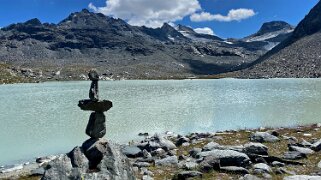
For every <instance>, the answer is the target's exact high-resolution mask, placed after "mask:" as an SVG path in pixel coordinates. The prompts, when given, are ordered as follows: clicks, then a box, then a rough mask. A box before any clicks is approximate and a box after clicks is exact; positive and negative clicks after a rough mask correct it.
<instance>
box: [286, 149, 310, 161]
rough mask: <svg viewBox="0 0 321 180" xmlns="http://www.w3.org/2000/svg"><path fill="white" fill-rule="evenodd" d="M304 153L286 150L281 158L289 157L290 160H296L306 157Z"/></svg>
mask: <svg viewBox="0 0 321 180" xmlns="http://www.w3.org/2000/svg"><path fill="white" fill-rule="evenodd" d="M306 157H307V156H306V154H303V153H300V152H298V151H288V152H285V153H284V156H283V158H284V159H290V160H297V159H302V158H306Z"/></svg>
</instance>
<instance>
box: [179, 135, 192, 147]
mask: <svg viewBox="0 0 321 180" xmlns="http://www.w3.org/2000/svg"><path fill="white" fill-rule="evenodd" d="M189 141H190V139H189V138H187V137H185V136H183V137H180V138H179V139H178V140H177V141H176V146H181V145H182V144H184V143H188V142H189Z"/></svg>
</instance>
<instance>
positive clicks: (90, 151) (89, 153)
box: [82, 138, 109, 169]
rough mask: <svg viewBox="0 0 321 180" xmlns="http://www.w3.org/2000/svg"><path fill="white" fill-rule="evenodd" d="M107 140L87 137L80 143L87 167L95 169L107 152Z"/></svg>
mask: <svg viewBox="0 0 321 180" xmlns="http://www.w3.org/2000/svg"><path fill="white" fill-rule="evenodd" d="M108 146H109V145H108V142H107V140H105V139H98V140H97V139H94V138H91V139H88V140H87V141H85V142H84V143H83V144H82V149H83V151H84V154H85V156H86V157H87V159H88V160H89V168H90V169H95V168H96V167H97V165H98V164H99V163H100V162H101V160H102V159H103V157H104V155H105V154H106V153H107V147H108Z"/></svg>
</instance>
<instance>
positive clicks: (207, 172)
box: [0, 123, 321, 180]
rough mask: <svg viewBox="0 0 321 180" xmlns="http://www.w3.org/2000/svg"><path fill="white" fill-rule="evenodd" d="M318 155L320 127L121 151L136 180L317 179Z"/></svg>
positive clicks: (196, 136) (146, 143)
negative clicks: (127, 158)
mask: <svg viewBox="0 0 321 180" xmlns="http://www.w3.org/2000/svg"><path fill="white" fill-rule="evenodd" d="M257 132H260V133H257ZM142 135H144V134H142ZM145 135H147V134H145ZM320 150H321V123H318V124H314V125H309V126H298V127H293V128H274V129H269V128H260V129H253V130H237V131H236V130H235V131H224V132H215V133H191V134H188V135H185V136H182V135H177V134H175V133H172V132H167V133H165V134H156V135H153V136H146V137H145V139H144V140H143V141H140V142H132V143H131V144H130V145H124V146H123V152H124V154H125V155H127V156H128V157H129V160H130V162H131V164H132V166H133V167H132V168H133V171H134V172H135V174H136V178H137V179H156V180H157V179H186V178H189V177H192V178H193V179H259V178H261V179H295V178H297V179H309V178H310V179H311V178H312V179H320V178H321V152H320ZM55 157H58V156H49V157H44V158H39V159H38V160H37V162H38V163H27V164H25V165H20V166H19V167H17V166H16V169H14V167H12V168H11V170H10V169H9V170H8V169H7V170H5V169H3V168H2V170H1V172H2V173H0V179H6V178H7V179H39V178H40V177H41V174H42V173H44V171H45V169H46V168H48V164H50V163H51V161H52V160H53V159H54V158H55ZM6 171H7V172H6ZM295 175H297V176H295ZM298 175H306V176H298Z"/></svg>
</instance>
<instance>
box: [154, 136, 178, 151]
mask: <svg viewBox="0 0 321 180" xmlns="http://www.w3.org/2000/svg"><path fill="white" fill-rule="evenodd" d="M155 139H156V140H157V143H158V144H159V145H160V146H161V148H163V149H164V150H166V151H169V150H172V149H176V148H177V147H176V145H175V144H174V143H173V142H172V141H170V140H168V139H165V138H164V137H162V136H161V135H159V134H156V135H155Z"/></svg>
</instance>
